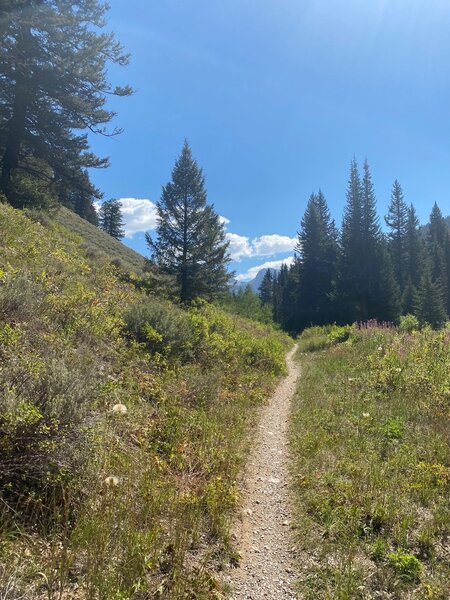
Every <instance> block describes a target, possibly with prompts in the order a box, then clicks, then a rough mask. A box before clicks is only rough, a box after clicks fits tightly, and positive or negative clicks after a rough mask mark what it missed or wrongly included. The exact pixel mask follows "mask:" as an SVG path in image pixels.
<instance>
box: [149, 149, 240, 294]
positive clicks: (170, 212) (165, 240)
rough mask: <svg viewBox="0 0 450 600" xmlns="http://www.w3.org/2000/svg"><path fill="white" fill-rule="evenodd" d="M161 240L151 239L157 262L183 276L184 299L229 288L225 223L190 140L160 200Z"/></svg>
mask: <svg viewBox="0 0 450 600" xmlns="http://www.w3.org/2000/svg"><path fill="white" fill-rule="evenodd" d="M157 212H158V222H157V239H156V240H155V241H154V240H152V238H151V237H150V235H149V234H147V235H146V239H147V243H148V245H149V248H150V250H151V252H152V258H153V261H154V262H155V263H156V264H157V265H158V266H159V267H160V268H161V269H162V270H163V271H164V272H166V273H168V274H170V275H174V276H175V277H176V280H177V284H178V288H179V295H180V299H181V301H182V302H183V303H186V302H190V301H191V300H193V299H194V298H196V297H197V296H201V297H204V298H207V299H211V298H214V297H215V296H217V295H218V294H219V293H221V292H222V291H223V290H225V289H226V287H227V284H228V282H229V280H230V279H231V277H232V274H231V273H229V272H228V271H227V268H226V267H227V264H228V263H229V262H230V258H229V256H228V253H227V250H228V242H227V241H226V239H225V232H224V228H223V224H222V223H221V222H220V219H219V216H218V215H217V213H216V212H215V211H214V207H213V205H208V204H207V195H206V190H205V180H204V176H203V172H202V170H201V169H200V167H199V166H198V164H197V162H196V161H195V160H194V158H193V156H192V152H191V149H190V147H189V144H188V143H187V141H185V143H184V146H183V149H182V152H181V154H180V156H179V158H178V159H177V161H176V163H175V166H174V168H173V171H172V180H171V181H170V182H169V183H168V184H167V185H166V186H165V187H163V193H162V196H161V199H160V201H159V202H158V203H157Z"/></svg>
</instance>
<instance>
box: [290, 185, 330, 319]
mask: <svg viewBox="0 0 450 600" xmlns="http://www.w3.org/2000/svg"><path fill="white" fill-rule="evenodd" d="M296 250H297V253H298V257H299V260H298V286H297V311H298V313H299V314H298V317H299V327H300V328H303V327H305V326H306V325H311V324H318V325H321V324H324V323H329V322H330V321H332V319H333V314H332V308H333V307H332V291H333V284H334V278H335V273H336V259H337V239H336V230H335V226H334V222H333V221H332V219H331V216H330V212H329V210H328V206H327V203H326V200H325V197H324V195H323V194H322V192H321V191H319V193H318V194H311V196H310V198H309V201H308V204H307V206H306V210H305V214H304V216H303V218H302V221H301V227H300V231H299V232H298V244H297V248H296Z"/></svg>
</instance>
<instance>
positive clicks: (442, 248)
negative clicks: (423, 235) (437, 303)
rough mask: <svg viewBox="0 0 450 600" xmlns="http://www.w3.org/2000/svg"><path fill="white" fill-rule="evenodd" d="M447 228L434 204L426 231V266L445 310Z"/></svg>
mask: <svg viewBox="0 0 450 600" xmlns="http://www.w3.org/2000/svg"><path fill="white" fill-rule="evenodd" d="M447 234H448V228H447V225H446V222H445V219H444V217H443V216H442V213H441V211H440V209H439V207H438V205H437V204H436V203H434V206H433V209H432V211H431V215H430V222H429V224H428V231H427V249H428V264H429V268H430V277H431V281H432V282H433V283H435V284H436V285H437V286H438V287H439V288H440V290H441V293H442V296H443V301H444V307H445V308H447V303H448V300H447V299H448V296H449V294H450V285H449V279H448V271H447V264H446V263H447V260H446V239H447Z"/></svg>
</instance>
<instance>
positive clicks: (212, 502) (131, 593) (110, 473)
mask: <svg viewBox="0 0 450 600" xmlns="http://www.w3.org/2000/svg"><path fill="white" fill-rule="evenodd" d="M60 214H62V215H63V216H64V215H65V216H67V214H66V213H60ZM64 220H65V217H64ZM86 226H87V224H86ZM96 233H97V232H96ZM83 235H84V234H83ZM0 238H1V241H2V245H1V250H0V490H1V492H0V590H1V591H0V598H2V600H6V599H8V600H10V599H17V598H27V600H28V599H33V598H47V599H56V598H61V597H64V598H88V599H102V600H125V599H134V600H135V599H143V598H172V599H176V598H194V597H195V598H211V597H215V596H217V597H220V591H219V589H218V588H217V584H216V582H215V580H214V578H213V577H212V576H211V575H210V571H209V568H210V566H211V565H212V564H213V565H214V566H217V565H218V564H219V563H220V561H221V560H222V559H223V558H224V557H225V556H227V554H228V555H229V553H230V552H232V549H231V548H230V544H229V540H228V521H229V518H230V513H231V511H232V509H233V507H234V506H235V504H236V501H237V491H236V485H235V483H236V477H237V475H238V473H239V470H240V468H241V466H242V463H243V457H244V456H245V452H246V449H247V446H248V436H247V433H248V432H249V430H250V428H251V427H252V425H253V424H254V423H255V420H256V416H257V413H258V410H257V409H258V407H259V406H260V405H261V403H262V402H263V401H264V399H265V398H266V397H267V396H268V394H269V393H270V391H271V390H272V388H273V385H274V382H275V380H276V378H277V377H278V376H279V375H280V374H282V373H283V372H284V369H285V363H284V354H285V351H286V349H287V347H288V346H289V344H290V342H289V339H288V338H287V337H286V336H284V335H283V334H281V333H278V332H275V331H274V330H273V329H272V328H270V327H265V326H263V325H258V324H255V323H253V322H250V321H247V320H245V319H243V318H240V317H236V316H233V315H231V314H227V313H224V312H223V311H221V310H220V309H219V308H217V307H215V306H213V305H210V304H207V303H205V302H197V303H194V304H193V305H192V307H191V308H189V309H182V308H180V307H179V306H176V305H174V304H172V303H170V302H169V301H168V300H164V299H161V298H157V297H155V296H151V295H148V294H145V293H143V292H142V291H140V288H141V287H142V285H141V279H140V277H139V275H129V274H127V275H126V276H125V274H124V271H123V269H118V268H117V267H116V266H114V265H112V264H111V262H110V260H109V259H108V260H105V259H104V258H103V256H102V255H99V256H95V257H93V256H92V253H91V252H90V251H89V248H88V249H87V252H86V247H85V246H86V239H85V238H84V239H83V238H81V237H80V236H78V235H77V234H75V233H73V232H70V231H69V230H68V229H67V228H65V227H63V226H62V225H61V224H60V223H54V222H50V223H49V224H48V225H47V226H46V227H44V226H43V225H41V224H39V223H37V222H33V221H31V220H30V219H28V218H27V216H26V215H25V214H24V213H22V212H19V211H17V210H15V209H13V208H11V207H9V206H7V205H4V204H0ZM96 239H97V238H96ZM98 239H99V238H98ZM95 243H96V242H95V240H94V241H93V242H91V241H89V242H88V246H91V245H92V244H94V245H95ZM83 247H85V249H83ZM88 257H89V258H88ZM144 287H147V288H148V285H147V286H144ZM150 291H151V290H150Z"/></svg>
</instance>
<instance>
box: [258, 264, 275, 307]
mask: <svg viewBox="0 0 450 600" xmlns="http://www.w3.org/2000/svg"><path fill="white" fill-rule="evenodd" d="M259 298H260V300H261V302H262V303H263V304H269V305H273V275H272V271H271V269H267V271H266V272H265V273H264V277H263V280H262V282H261V285H260V288H259Z"/></svg>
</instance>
